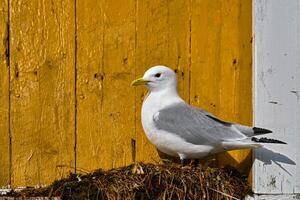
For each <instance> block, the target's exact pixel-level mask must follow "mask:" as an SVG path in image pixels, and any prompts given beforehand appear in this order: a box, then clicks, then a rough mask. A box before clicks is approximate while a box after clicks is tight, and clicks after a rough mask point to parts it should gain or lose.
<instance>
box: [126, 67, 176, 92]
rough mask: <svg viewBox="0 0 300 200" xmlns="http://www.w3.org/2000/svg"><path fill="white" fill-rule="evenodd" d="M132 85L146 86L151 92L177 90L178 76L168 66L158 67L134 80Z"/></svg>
mask: <svg viewBox="0 0 300 200" xmlns="http://www.w3.org/2000/svg"><path fill="white" fill-rule="evenodd" d="M131 85H132V86H138V85H146V86H147V87H148V89H149V90H150V91H151V92H152V91H162V90H166V89H172V90H173V89H175V90H177V80H176V74H175V72H174V71H173V70H172V69H170V68H168V67H166V66H162V65H157V66H154V67H151V68H150V69H148V70H147V71H146V72H145V74H144V76H143V77H142V78H139V79H136V80H134V81H133V82H132V83H131Z"/></svg>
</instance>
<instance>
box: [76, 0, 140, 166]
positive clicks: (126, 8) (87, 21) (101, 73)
mask: <svg viewBox="0 0 300 200" xmlns="http://www.w3.org/2000/svg"><path fill="white" fill-rule="evenodd" d="M120 5H122V6H120ZM135 6H136V4H135V1H133V0H131V1H127V2H126V4H124V2H123V1H98V2H97V3H96V2H95V1H85V2H80V3H79V4H78V5H77V9H78V14H79V15H78V70H79V71H78V72H79V73H78V85H77V87H78V88H77V90H78V95H79V96H78V121H77V122H78V132H77V136H78V145H77V147H78V148H77V155H78V157H77V166H78V167H79V168H83V169H87V170H92V169H95V168H99V167H102V168H114V167H119V166H124V165H128V164H130V163H132V150H131V141H132V139H135V119H134V117H135V108H134V105H135V95H134V90H133V89H132V88H131V87H130V82H131V81H132V80H133V79H134V70H135V68H134V65H135V59H134V55H135Z"/></svg>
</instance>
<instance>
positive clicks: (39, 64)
mask: <svg viewBox="0 0 300 200" xmlns="http://www.w3.org/2000/svg"><path fill="white" fill-rule="evenodd" d="M9 13H10V34H11V35H10V55H11V56H10V87H11V94H10V105H11V109H10V118H11V121H10V128H11V135H12V143H11V148H12V157H11V160H12V161H11V165H12V174H11V178H12V183H11V184H12V185H13V186H24V185H41V184H45V183H50V182H51V181H53V179H56V178H60V177H62V175H65V174H66V173H68V171H71V170H72V169H71V167H74V138H75V135H74V130H75V126H74V124H75V112H74V110H75V107H74V99H75V95H74V91H75V75H74V71H75V68H74V64H75V63H74V56H75V55H74V53H75V52H74V49H75V46H74V45H75V31H74V30H75V29H74V24H75V22H74V17H75V13H74V4H73V3H72V2H71V1H66V0H63V1H25V0H19V1H10V9H9Z"/></svg>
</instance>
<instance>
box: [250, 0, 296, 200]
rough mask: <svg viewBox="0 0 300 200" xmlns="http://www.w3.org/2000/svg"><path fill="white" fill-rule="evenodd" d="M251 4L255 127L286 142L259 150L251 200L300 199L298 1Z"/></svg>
mask: <svg viewBox="0 0 300 200" xmlns="http://www.w3.org/2000/svg"><path fill="white" fill-rule="evenodd" d="M253 2H254V4H253V12H254V13H253V17H254V18H253V23H254V24H253V31H254V52H253V55H254V56H253V57H254V60H253V61H254V71H253V79H254V80H253V83H254V89H253V90H254V91H253V94H254V97H253V98H254V124H255V125H256V126H258V127H264V128H267V129H271V130H273V132H274V133H273V134H272V135H270V136H269V137H272V138H275V139H279V140H282V141H285V142H287V143H288V144H287V145H274V144H268V145H266V148H265V149H258V150H255V153H254V157H255V158H256V159H255V162H254V168H253V169H254V173H253V180H254V183H253V190H254V192H255V193H257V194H261V195H256V196H255V197H253V199H293V198H296V199H299V195H298V194H299V193H300V164H299V163H300V1H299V0H289V1H287V0H254V1H253ZM271 194H272V195H271ZM275 194H277V195H279V194H280V196H277V195H275ZM264 195H265V196H264Z"/></svg>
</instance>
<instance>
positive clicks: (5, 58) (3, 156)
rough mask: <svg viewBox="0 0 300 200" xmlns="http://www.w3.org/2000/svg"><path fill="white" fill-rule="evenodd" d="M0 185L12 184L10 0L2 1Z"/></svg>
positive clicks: (0, 35) (0, 39) (0, 20)
mask: <svg viewBox="0 0 300 200" xmlns="http://www.w3.org/2000/svg"><path fill="white" fill-rule="evenodd" d="M0 41H1V42H2V43H1V45H0V186H8V185H9V184H10V174H9V168H10V165H9V148H10V145H9V144H10V143H9V26H8V1H7V0H4V1H0Z"/></svg>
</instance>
